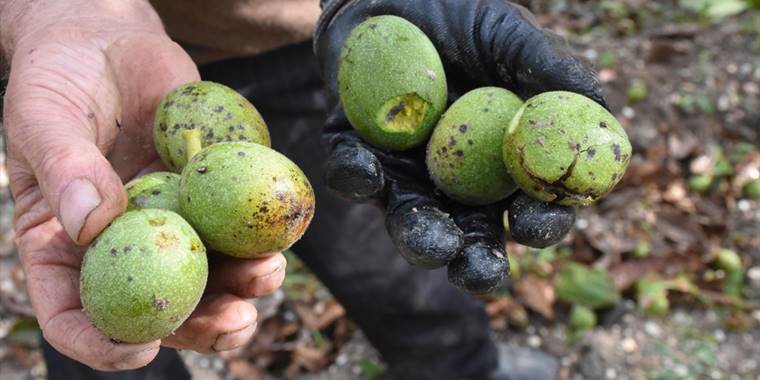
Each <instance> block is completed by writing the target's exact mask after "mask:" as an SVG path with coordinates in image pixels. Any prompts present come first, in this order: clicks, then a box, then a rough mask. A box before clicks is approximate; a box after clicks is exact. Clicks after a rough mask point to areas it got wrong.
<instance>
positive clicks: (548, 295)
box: [515, 275, 555, 320]
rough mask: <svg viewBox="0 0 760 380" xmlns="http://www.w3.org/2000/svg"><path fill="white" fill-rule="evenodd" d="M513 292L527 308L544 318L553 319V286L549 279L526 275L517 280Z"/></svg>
mask: <svg viewBox="0 0 760 380" xmlns="http://www.w3.org/2000/svg"><path fill="white" fill-rule="evenodd" d="M515 292H516V293H517V295H518V296H519V297H520V298H521V300H522V302H523V304H525V306H526V307H527V308H529V309H531V310H533V311H536V312H538V313H539V314H541V315H542V316H543V317H544V318H546V319H549V320H553V319H554V299H555V297H554V287H553V286H552V284H551V283H550V282H549V281H547V280H545V279H543V278H539V277H536V276H533V275H527V276H524V277H522V278H521V279H520V280H519V281H517V284H515Z"/></svg>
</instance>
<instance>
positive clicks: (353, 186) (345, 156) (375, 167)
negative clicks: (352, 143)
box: [325, 147, 385, 201]
mask: <svg viewBox="0 0 760 380" xmlns="http://www.w3.org/2000/svg"><path fill="white" fill-rule="evenodd" d="M325 182H326V184H327V187H329V188H330V189H331V190H333V191H334V192H335V193H337V194H338V195H340V196H341V197H343V198H347V199H350V200H352V201H367V200H371V199H375V198H377V197H379V196H380V195H381V193H382V191H383V190H384V189H385V176H384V173H383V167H382V164H381V163H380V161H379V160H378V159H377V157H376V156H375V155H374V154H372V152H370V151H369V150H367V149H364V148H362V147H348V148H338V149H336V150H334V151H333V152H332V154H331V155H330V158H329V159H328V160H327V167H326V170H325Z"/></svg>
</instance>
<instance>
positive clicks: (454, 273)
mask: <svg viewBox="0 0 760 380" xmlns="http://www.w3.org/2000/svg"><path fill="white" fill-rule="evenodd" d="M508 273H509V261H508V260H507V257H506V256H505V254H504V252H502V250H501V249H500V248H499V247H496V246H493V245H491V244H488V243H485V242H476V243H474V244H467V242H465V248H464V249H463V250H462V253H461V254H460V255H459V256H458V257H457V258H456V259H454V260H453V261H451V263H449V266H448V276H449V282H451V283H452V284H454V285H455V286H456V287H458V288H460V289H462V290H464V291H466V292H468V293H472V294H483V293H488V292H490V291H492V290H494V289H495V288H496V287H497V286H499V284H501V282H502V281H503V280H504V278H506V276H507V274H508Z"/></svg>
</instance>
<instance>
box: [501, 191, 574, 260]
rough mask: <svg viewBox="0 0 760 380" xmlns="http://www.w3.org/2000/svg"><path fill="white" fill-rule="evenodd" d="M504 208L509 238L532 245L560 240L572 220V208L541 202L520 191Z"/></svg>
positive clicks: (548, 244)
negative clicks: (506, 213) (507, 221)
mask: <svg viewBox="0 0 760 380" xmlns="http://www.w3.org/2000/svg"><path fill="white" fill-rule="evenodd" d="M507 211H508V215H507V219H508V220H509V232H510V235H511V236H512V239H513V240H514V241H516V242H518V243H520V244H522V245H527V246H529V247H533V248H545V247H548V246H550V245H554V244H557V243H559V242H560V241H561V240H562V238H564V237H565V235H567V233H568V232H570V229H571V228H572V227H573V224H574V223H575V208H573V207H571V206H563V205H560V204H556V203H546V202H542V201H539V200H536V199H533V198H531V197H530V196H528V195H527V194H525V193H523V192H522V191H520V192H518V193H517V194H516V195H515V196H514V197H512V198H511V199H510V200H509V206H508V207H507Z"/></svg>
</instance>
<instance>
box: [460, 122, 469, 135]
mask: <svg viewBox="0 0 760 380" xmlns="http://www.w3.org/2000/svg"><path fill="white" fill-rule="evenodd" d="M467 128H469V126H467V124H462V125H460V126H459V133H462V134H464V133H465V132H467Z"/></svg>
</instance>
